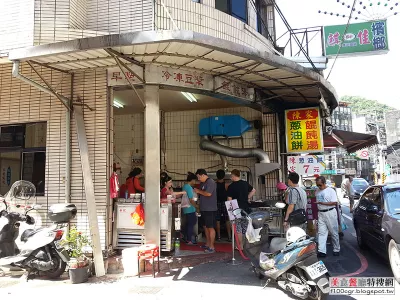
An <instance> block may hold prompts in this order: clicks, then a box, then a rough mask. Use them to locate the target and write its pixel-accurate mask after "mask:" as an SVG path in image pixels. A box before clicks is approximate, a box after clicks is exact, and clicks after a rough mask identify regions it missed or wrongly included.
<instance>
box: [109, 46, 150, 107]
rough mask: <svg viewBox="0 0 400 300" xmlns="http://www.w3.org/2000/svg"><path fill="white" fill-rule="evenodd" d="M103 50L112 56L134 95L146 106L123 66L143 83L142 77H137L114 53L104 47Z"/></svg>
mask: <svg viewBox="0 0 400 300" xmlns="http://www.w3.org/2000/svg"><path fill="white" fill-rule="evenodd" d="M104 51H106V52H107V53H108V54H110V56H111V57H112V58H114V60H115V62H116V63H117V65H118V67H119V69H120V70H121V72H122V74H124V76H125V79H126V81H128V83H129V85H130V87H131V88H132V90H133V91H134V92H135V94H136V96H137V97H138V98H139V100H140V102H142V105H143V107H146V104H144V101H143V99H142V98H141V97H140V95H139V93H138V92H137V90H136V88H135V86H134V84H133V83H132V82H131V80H130V79H129V77H128V75H126V73H125V72H124V67H125V68H126V69H127V70H128V71H129V72H131V73H132V74H134V75H135V76H136V77H137V78H138V79H139V80H140V81H141V82H142V83H144V80H143V78H141V77H139V76H138V75H137V74H136V73H135V72H133V71H132V70H131V69H130V68H129V67H128V66H127V65H126V64H124V63H123V62H122V61H121V60H120V59H119V58H118V57H117V56H116V55H114V54H113V53H111V52H110V51H108V49H104Z"/></svg>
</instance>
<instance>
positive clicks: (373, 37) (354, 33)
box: [324, 20, 389, 57]
mask: <svg viewBox="0 0 400 300" xmlns="http://www.w3.org/2000/svg"><path fill="white" fill-rule="evenodd" d="M346 26H347V25H334V26H325V27H324V38H325V55H326V56H327V57H335V56H336V55H338V51H339V50H340V52H339V55H338V56H350V55H357V54H359V55H361V54H364V55H366V54H367V55H368V54H378V53H385V52H387V51H389V44H388V35H387V26H386V20H378V21H371V22H364V23H354V24H350V25H349V26H348V28H347V31H346ZM345 32H346V34H344V33H345ZM343 35H344V36H343ZM340 45H341V46H340Z"/></svg>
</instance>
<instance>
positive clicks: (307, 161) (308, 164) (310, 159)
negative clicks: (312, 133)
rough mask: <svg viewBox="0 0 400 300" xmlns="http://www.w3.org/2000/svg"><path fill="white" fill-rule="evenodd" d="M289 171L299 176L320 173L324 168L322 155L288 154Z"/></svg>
mask: <svg viewBox="0 0 400 300" xmlns="http://www.w3.org/2000/svg"><path fill="white" fill-rule="evenodd" d="M287 165H288V170H289V172H296V173H297V174H299V175H301V176H313V175H315V174H318V175H321V174H322V173H323V172H324V171H325V168H326V165H325V162H324V156H323V155H305V156H288V158H287Z"/></svg>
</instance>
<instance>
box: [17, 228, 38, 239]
mask: <svg viewBox="0 0 400 300" xmlns="http://www.w3.org/2000/svg"><path fill="white" fill-rule="evenodd" d="M42 229H43V228H39V229H36V230H35V229H27V230H25V231H24V233H22V235H21V242H26V241H27V240H28V238H30V237H31V236H33V235H35V234H36V233H38V232H39V231H41V230H42Z"/></svg>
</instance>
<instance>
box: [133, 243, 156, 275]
mask: <svg viewBox="0 0 400 300" xmlns="http://www.w3.org/2000/svg"><path fill="white" fill-rule="evenodd" d="M156 257H157V265H158V273H160V248H159V247H158V246H157V245H154V244H147V245H143V246H140V247H139V250H138V277H139V278H140V260H141V259H143V260H145V261H146V260H148V259H152V260H153V278H155V277H156V275H155V270H154V258H156ZM144 272H146V262H145V263H144Z"/></svg>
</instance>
